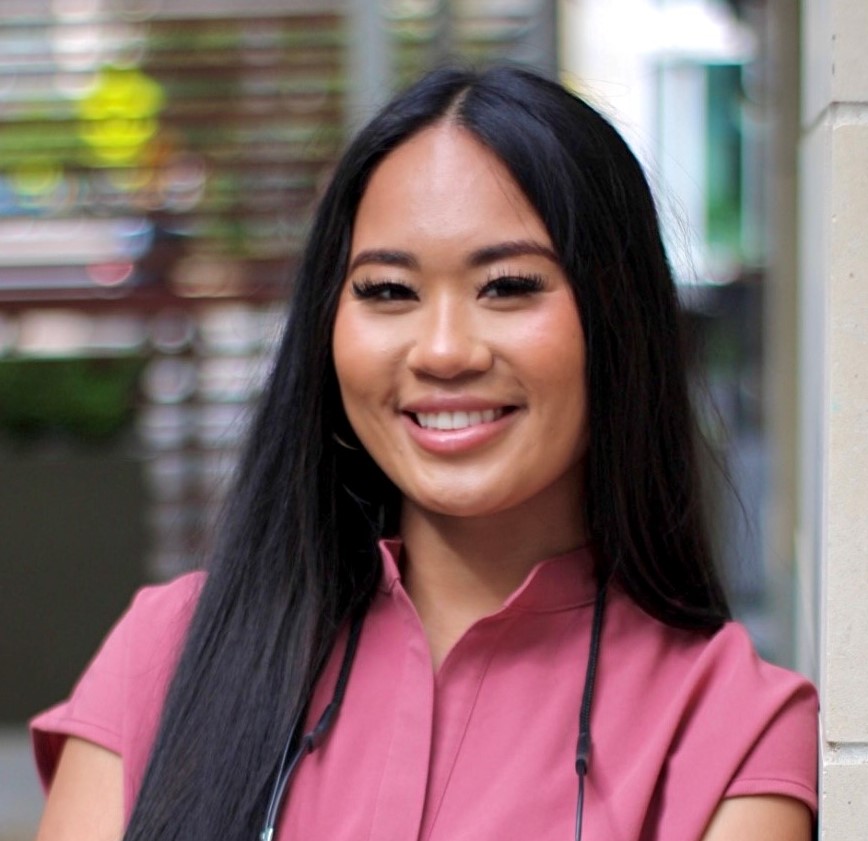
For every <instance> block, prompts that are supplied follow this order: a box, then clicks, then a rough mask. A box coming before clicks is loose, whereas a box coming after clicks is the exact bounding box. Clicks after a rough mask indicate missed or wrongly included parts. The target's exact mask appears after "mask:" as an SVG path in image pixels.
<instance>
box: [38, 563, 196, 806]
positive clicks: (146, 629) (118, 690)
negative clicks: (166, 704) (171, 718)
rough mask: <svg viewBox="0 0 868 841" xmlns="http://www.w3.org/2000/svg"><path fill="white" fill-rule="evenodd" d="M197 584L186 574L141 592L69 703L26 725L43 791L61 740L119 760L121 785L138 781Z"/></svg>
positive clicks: (64, 702)
mask: <svg viewBox="0 0 868 841" xmlns="http://www.w3.org/2000/svg"><path fill="white" fill-rule="evenodd" d="M202 581H203V577H202V574H201V573H191V574H188V575H185V576H181V577H180V578H178V579H175V580H174V581H173V582H170V583H169V584H165V585H160V586H156V587H146V588H143V589H142V590H140V591H139V592H138V593H137V594H136V596H135V597H134V598H133V600H132V603H131V604H130V607H129V608H128V609H127V611H126V612H125V613H124V614H123V616H121V618H120V619H119V620H118V622H117V623H116V624H115V626H114V627H113V628H112V630H111V631H110V632H109V634H108V636H107V637H106V639H105V641H104V642H103V644H102V645H101V647H100V648H99V650H98V651H97V653H96V655H95V656H94V657H93V659H92V660H91V662H90V664H89V665H88V666H87V668H86V669H85V671H84V673H83V674H82V676H81V677H80V678H79V680H78V683H77V684H76V686H75V687H74V689H73V691H72V693H71V694H70V696H69V697H68V698H67V699H66V700H65V701H63V702H61V703H59V704H57V705H56V706H54V707H51V708H50V709H48V710H46V711H45V712H43V713H41V714H39V715H37V716H36V717H35V718H33V719H32V720H31V722H30V732H31V738H32V743H33V751H34V756H35V760H36V766H37V769H38V771H39V776H40V779H41V781H42V784H43V786H44V787H45V788H48V786H49V785H50V784H51V780H52V779H53V777H54V773H55V770H56V768H57V762H58V760H59V758H60V752H61V750H62V748H63V744H64V742H65V740H66V738H67V737H68V736H76V737H78V738H80V739H85V740H87V741H89V742H93V743H94V744H97V745H100V746H101V747H104V748H106V749H107V750H110V751H112V752H114V753H117V754H119V755H120V756H121V757H122V759H123V761H124V776H125V782H126V783H127V784H134V782H135V780H136V779H138V778H140V775H141V771H142V770H143V768H144V764H145V763H146V761H147V757H148V754H149V752H150V746H151V744H152V742H153V738H154V734H155V732H156V726H157V723H158V721H159V715H160V710H161V708H162V702H163V699H164V698H165V693H166V689H167V687H168V683H169V681H170V679H171V676H172V673H173V671H174V667H175V663H176V661H177V656H178V653H179V651H180V648H181V644H182V642H183V639H184V635H185V633H186V629H187V626H188V625H189V621H190V617H191V616H192V612H193V608H194V606H195V601H196V597H197V596H198V593H199V591H200V589H201V584H202ZM127 784H125V789H129V785H127Z"/></svg>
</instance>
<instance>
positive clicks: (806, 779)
mask: <svg viewBox="0 0 868 841" xmlns="http://www.w3.org/2000/svg"><path fill="white" fill-rule="evenodd" d="M817 729H818V708H817V694H816V692H815V690H814V687H813V686H811V684H809V683H808V682H807V681H800V682H798V683H797V685H796V686H794V688H793V691H792V694H791V695H790V696H789V697H788V698H787V699H786V701H785V702H784V703H783V704H782V705H781V706H780V708H779V709H778V710H777V711H776V713H775V714H774V716H773V717H771V718H770V720H769V721H768V723H767V725H766V726H765V727H764V728H763V729H762V731H761V732H760V733H758V734H757V739H756V741H755V743H754V745H753V747H752V748H751V751H750V753H749V754H748V755H747V757H746V758H745V760H744V762H743V763H742V764H741V766H740V767H739V769H738V771H737V772H736V774H735V775H734V777H733V779H732V781H731V782H730V784H729V786H728V787H727V790H726V793H725V797H741V796H745V795H757V794H779V795H783V796H786V797H793V798H795V799H796V800H801V801H802V802H803V803H805V804H806V805H807V806H808V807H809V808H810V809H811V811H812V812H813V813H814V814H816V812H817V741H818V733H817Z"/></svg>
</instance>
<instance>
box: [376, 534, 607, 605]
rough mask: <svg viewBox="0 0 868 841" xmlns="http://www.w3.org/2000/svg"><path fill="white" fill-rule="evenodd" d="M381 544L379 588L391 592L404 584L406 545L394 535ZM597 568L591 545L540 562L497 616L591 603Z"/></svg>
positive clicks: (593, 595)
mask: <svg viewBox="0 0 868 841" xmlns="http://www.w3.org/2000/svg"><path fill="white" fill-rule="evenodd" d="M379 546H380V557H381V560H382V565H383V574H382V578H381V581H380V589H381V590H382V591H383V592H385V593H392V592H394V591H395V589H396V587H402V585H401V568H400V559H401V554H402V552H403V546H404V544H403V542H402V541H401V539H400V538H391V539H387V540H381V541H380V543H379ZM594 567H595V560H594V550H593V548H592V547H591V546H590V545H585V546H580V547H579V548H578V549H573V550H572V551H570V552H565V553H564V554H562V555H555V556H554V557H552V558H547V559H545V560H543V561H540V562H539V563H537V564H536V565H535V566H534V567H533V569H531V571H530V572H529V573H528V574H527V577H526V578H525V579H524V582H523V583H522V584H521V585H520V586H519V587H518V588H517V589H516V590H515V591H514V592H513V593H512V594H511V595H510V596H509V598H507V599H506V601H505V602H504V603H503V606H502V607H501V608H500V610H498V611H497V614H495V615H499V614H509V613H527V612H532V613H544V612H549V611H556V610H568V609H570V608H574V607H582V606H584V605H591V604H593V603H594V598H595V597H596V594H597V582H596V578H595V576H594Z"/></svg>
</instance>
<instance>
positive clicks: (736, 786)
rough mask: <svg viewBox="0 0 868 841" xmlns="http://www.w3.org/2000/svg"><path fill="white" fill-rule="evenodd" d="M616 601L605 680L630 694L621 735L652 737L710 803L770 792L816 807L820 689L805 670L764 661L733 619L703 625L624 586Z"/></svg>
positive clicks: (675, 777)
mask: <svg viewBox="0 0 868 841" xmlns="http://www.w3.org/2000/svg"><path fill="white" fill-rule="evenodd" d="M611 606H612V610H611V611H610V613H609V615H607V617H606V619H607V626H606V630H605V633H606V636H605V638H604V648H603V652H604V653H603V656H604V657H607V660H606V662H605V668H603V666H604V663H603V662H601V669H600V680H601V681H603V680H604V679H605V680H606V683H607V684H608V688H609V691H610V693H611V694H612V695H615V693H619V694H620V695H621V696H622V697H624V698H626V699H629V700H628V701H627V702H626V703H627V705H628V706H629V708H630V709H631V710H632V714H631V715H630V716H628V717H625V719H624V720H623V724H622V727H623V728H624V730H625V731H626V732H622V736H623V735H626V737H627V738H628V739H633V740H635V742H636V743H641V742H645V743H646V744H648V745H649V749H650V750H652V751H654V752H656V755H657V756H658V759H659V762H660V767H665V769H666V774H667V779H669V781H670V782H671V783H672V784H677V785H678V786H683V787H684V788H685V790H690V791H693V790H697V791H698V789H699V788H702V790H703V792H704V794H703V796H705V797H706V798H707V800H708V806H709V807H710V808H712V807H716V804H717V803H718V802H719V801H720V800H721V799H723V798H725V797H734V796H738V795H751V794H754V795H755V794H773V795H783V796H789V797H795V798H796V799H799V800H801V801H802V802H804V803H806V804H807V805H808V806H809V807H810V808H811V809H812V810H816V757H817V693H816V690H815V689H814V687H813V685H812V684H811V682H810V681H809V680H807V678H805V677H804V676H803V675H800V674H798V673H796V672H793V671H790V670H788V669H783V668H780V667H779V666H775V665H773V664H771V663H768V662H766V661H764V660H763V659H762V658H761V657H760V656H759V655H758V654H757V652H756V650H755V648H754V646H753V643H752V642H751V639H750V636H749V635H748V633H747V631H746V630H745V628H744V627H743V626H742V625H740V624H739V623H737V622H727V623H725V624H724V625H723V626H722V627H721V628H720V629H718V630H717V631H716V632H714V633H708V634H705V633H697V632H692V631H684V630H679V629H676V628H671V627H668V626H666V625H664V624H663V623H661V622H658V621H657V620H655V619H653V618H651V617H649V616H647V615H646V614H644V613H643V612H642V611H641V610H640V609H639V608H638V607H636V606H635V605H634V604H633V603H632V602H630V601H629V600H628V599H627V598H626V597H625V596H623V595H618V594H615V595H614V596H613V599H612V604H611ZM606 644H609V645H610V648H609V652H608V654H606V653H605V645H606ZM604 675H605V678H604ZM700 771H701V773H699V772H700ZM676 781H677V782H676ZM710 815H711V812H708V814H707V815H706V817H705V819H706V820H707V819H708V818H710Z"/></svg>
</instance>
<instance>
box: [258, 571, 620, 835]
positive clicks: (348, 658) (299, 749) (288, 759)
mask: <svg viewBox="0 0 868 841" xmlns="http://www.w3.org/2000/svg"><path fill="white" fill-rule="evenodd" d="M605 603H606V587H605V585H602V586H600V587H598V588H597V597H596V599H595V601H594V619H593V623H592V625H591V644H590V646H589V648H588V669H587V672H586V673H585V686H584V688H583V689H582V706H581V708H580V709H579V740H578V743H577V744H576V774H578V776H579V793H578V797H577V798H576V824H575V827H576V833H575V841H581V839H582V813H583V811H584V807H585V777H587V775H588V769H589V767H590V758H591V702H592V700H593V697H594V681H595V680H596V677H597V661H598V659H599V653H600V635H601V632H602V628H603V608H604V606H605ZM364 621H365V616H364V613H363V612H360V613H359V614H357V615H356V616H355V617H354V618H353V621H352V624H351V625H350V633H349V637H348V638H347V647H346V649H345V650H344V659H343V661H342V662H341V670H340V672H339V673H338V679H337V682H336V683H335V691H334V693H333V694H332V699H331V701H329V703H328V705H327V706H326V708H325V710H323V713H322V715H321V716H320V717H319V721H317V723H316V725H314V727H313V729H312V730H309V731H308V732H307V733H305V734H304V735H303V736H301V738H299V733H300V732H301V730H302V727H303V725H304V718H305V715H306V713H307V709H302V710H301V711H300V712H299V713H298V715H296V717H295V719H294V720H293V722H292V726H291V727H290V730H289V737H288V738H287V740H286V745H285V746H284V748H283V753H282V755H281V758H280V765H279V766H278V769H277V774H276V775H275V778H274V786H273V787H272V790H271V797H270V798H269V801H268V810H267V811H266V813H265V823H264V824H263V828H262V831H261V832H260V834H259V841H272V837H273V835H274V829H275V827H276V826H277V821H278V818H279V817H280V810H281V807H282V806H283V801H284V799H285V797H286V791H287V788H288V787H289V783H290V780H291V779H292V777H293V774H295V771H296V769H297V768H298V765H299V763H300V762H301V760H302V758H303V757H304V756H306V755H307V754H309V753H313V752H314V751H315V750H316V749H317V748H318V747H319V746H320V745H321V744H322V743H323V740H324V739H325V737H326V735H327V734H328V731H329V729H330V728H331V726H332V724H333V723H334V720H335V718H336V717H337V714H338V710H339V709H340V707H341V703H342V701H343V700H344V694H345V693H346V690H347V682H348V681H349V679H350V671H351V670H352V667H353V660H354V659H355V656H356V649H357V648H358V645H359V637H360V635H361V633H362V624H363V622H364ZM293 748H295V749H294V750H293Z"/></svg>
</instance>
